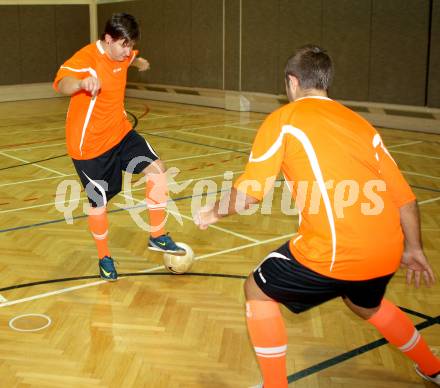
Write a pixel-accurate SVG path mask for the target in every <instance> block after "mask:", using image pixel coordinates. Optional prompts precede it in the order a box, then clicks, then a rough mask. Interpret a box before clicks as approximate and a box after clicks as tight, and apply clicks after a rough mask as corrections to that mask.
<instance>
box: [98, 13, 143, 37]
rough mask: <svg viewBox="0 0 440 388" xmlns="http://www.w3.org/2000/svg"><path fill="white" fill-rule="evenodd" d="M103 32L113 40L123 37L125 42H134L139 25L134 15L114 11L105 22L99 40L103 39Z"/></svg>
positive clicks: (137, 35) (138, 33)
mask: <svg viewBox="0 0 440 388" xmlns="http://www.w3.org/2000/svg"><path fill="white" fill-rule="evenodd" d="M105 34H109V35H110V36H111V37H112V39H113V40H120V39H124V41H125V43H128V42H136V41H137V40H138V39H139V37H140V32H139V25H138V22H137V21H136V19H135V18H134V16H131V15H129V14H127V13H114V14H113V15H112V17H111V18H110V19H109V20H107V23H106V24H105V30H104V33H103V34H102V35H101V40H104V38H105Z"/></svg>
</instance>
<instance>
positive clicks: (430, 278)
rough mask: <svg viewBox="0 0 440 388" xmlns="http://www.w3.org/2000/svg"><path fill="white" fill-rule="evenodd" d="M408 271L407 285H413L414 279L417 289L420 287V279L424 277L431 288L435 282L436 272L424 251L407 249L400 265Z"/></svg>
mask: <svg viewBox="0 0 440 388" xmlns="http://www.w3.org/2000/svg"><path fill="white" fill-rule="evenodd" d="M400 266H401V267H402V268H405V267H406V268H407V270H406V283H407V284H408V285H411V283H412V281H413V279H414V284H415V286H416V288H419V287H420V279H421V277H422V276H423V280H424V282H425V284H426V285H427V286H428V287H430V286H432V285H433V284H434V282H435V276H434V272H433V271H432V268H431V266H430V265H429V263H428V260H427V258H426V256H425V254H424V253H423V250H422V249H414V250H411V249H405V251H404V252H403V255H402V260H401V263H400Z"/></svg>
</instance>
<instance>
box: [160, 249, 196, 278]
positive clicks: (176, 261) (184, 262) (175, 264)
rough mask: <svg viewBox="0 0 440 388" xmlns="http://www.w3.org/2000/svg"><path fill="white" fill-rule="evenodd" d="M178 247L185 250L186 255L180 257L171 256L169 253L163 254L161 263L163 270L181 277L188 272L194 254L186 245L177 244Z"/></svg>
mask: <svg viewBox="0 0 440 388" xmlns="http://www.w3.org/2000/svg"><path fill="white" fill-rule="evenodd" d="M176 244H177V245H178V246H179V247H182V248H183V249H185V251H186V253H185V254H184V255H182V256H177V255H172V254H171V253H164V255H163V262H164V264H165V268H166V269H167V270H168V271H170V272H172V273H174V274H178V275H181V274H183V273H185V272H188V271H189V269H190V268H191V266H192V264H193V262H194V252H193V250H192V249H191V247H190V246H189V245H188V244H185V243H181V242H178V243H176Z"/></svg>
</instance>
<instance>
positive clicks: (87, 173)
mask: <svg viewBox="0 0 440 388" xmlns="http://www.w3.org/2000/svg"><path fill="white" fill-rule="evenodd" d="M157 159H159V156H158V155H157V153H156V152H155V151H154V149H153V147H151V145H150V144H149V143H148V142H147V141H146V140H145V139H144V138H143V137H142V136H141V135H139V134H138V133H137V132H136V131H134V130H132V131H130V132H128V133H127V135H125V137H124V138H123V139H122V140H121V142H120V143H119V144H118V145H116V146H115V147H113V148H111V149H110V150H108V151H106V152H104V153H103V154H102V155H99V156H98V157H96V158H94V159H87V160H77V159H72V161H73V165H74V166H75V169H76V172H77V173H78V176H79V178H80V179H81V183H82V184H83V186H84V189H85V191H86V193H87V197H88V199H89V202H90V204H91V205H92V206H93V207H101V206H105V205H106V204H107V202H108V201H110V199H112V198H113V197H114V196H115V195H117V194H118V193H119V192H120V191H121V188H122V171H127V172H129V173H132V174H139V173H141V172H142V171H143V170H144V169H145V168H146V167H148V166H149V165H150V164H151V163H153V162H154V161H155V160H157Z"/></svg>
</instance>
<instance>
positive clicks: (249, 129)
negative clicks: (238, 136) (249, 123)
mask: <svg viewBox="0 0 440 388" xmlns="http://www.w3.org/2000/svg"><path fill="white" fill-rule="evenodd" d="M225 126H226V127H231V128H237V129H245V130H247V131H252V132H256V131H258V128H246V127H240V126H238V125H225Z"/></svg>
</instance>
